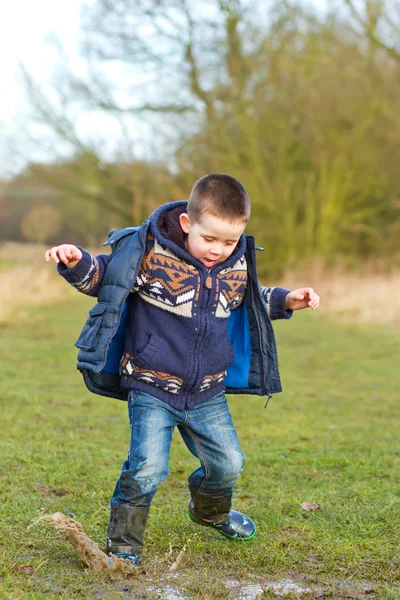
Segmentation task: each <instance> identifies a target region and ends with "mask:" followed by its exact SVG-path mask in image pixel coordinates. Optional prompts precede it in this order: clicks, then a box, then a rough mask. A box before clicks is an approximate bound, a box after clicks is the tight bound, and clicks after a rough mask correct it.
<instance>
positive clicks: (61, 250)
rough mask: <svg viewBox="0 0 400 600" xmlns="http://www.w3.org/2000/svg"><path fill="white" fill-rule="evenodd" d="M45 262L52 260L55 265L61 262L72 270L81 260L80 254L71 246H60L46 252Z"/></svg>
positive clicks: (77, 249)
mask: <svg viewBox="0 0 400 600" xmlns="http://www.w3.org/2000/svg"><path fill="white" fill-rule="evenodd" d="M44 256H45V259H46V261H47V262H50V260H51V259H52V260H54V262H55V263H56V264H58V263H59V262H60V261H61V262H63V263H64V264H65V265H66V267H67V268H68V269H73V268H74V267H75V266H76V265H77V264H78V262H79V261H80V260H81V258H82V256H83V255H82V252H81V251H80V250H79V248H77V247H76V246H73V245H72V244H62V245H61V246H54V247H53V248H50V250H47V252H46V254H45V255H44Z"/></svg>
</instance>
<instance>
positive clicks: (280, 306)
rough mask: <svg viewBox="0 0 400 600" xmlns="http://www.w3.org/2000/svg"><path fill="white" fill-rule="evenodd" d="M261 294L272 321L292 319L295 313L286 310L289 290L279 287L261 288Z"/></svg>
mask: <svg viewBox="0 0 400 600" xmlns="http://www.w3.org/2000/svg"><path fill="white" fill-rule="evenodd" d="M261 293H262V295H263V297H264V300H265V304H266V306H267V310H268V314H269V317H270V319H271V321H274V320H276V319H290V318H291V316H292V314H293V311H292V310H286V309H285V298H286V296H287V295H288V293H289V290H285V289H284V288H279V287H263V286H261Z"/></svg>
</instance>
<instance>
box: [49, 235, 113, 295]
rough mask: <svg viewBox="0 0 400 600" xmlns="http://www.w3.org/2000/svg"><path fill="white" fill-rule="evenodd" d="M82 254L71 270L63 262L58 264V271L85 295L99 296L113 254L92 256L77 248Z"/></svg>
mask: <svg viewBox="0 0 400 600" xmlns="http://www.w3.org/2000/svg"><path fill="white" fill-rule="evenodd" d="M77 248H79V250H80V251H81V252H82V258H81V259H80V260H79V262H77V264H76V265H75V266H74V267H72V268H69V267H67V265H65V264H64V263H63V262H61V261H60V262H59V263H57V271H58V272H59V274H60V275H61V276H62V277H64V279H65V280H66V281H68V283H70V284H71V285H72V286H73V287H74V288H76V289H77V290H78V291H79V292H82V293H83V294H87V295H88V296H97V294H98V291H99V287H100V285H101V282H102V281H103V277H104V273H105V271H106V268H107V265H108V263H109V262H110V260H111V258H112V255H111V254H99V255H98V256H92V255H91V254H90V253H89V252H88V251H87V250H84V249H83V248H80V247H79V246H77Z"/></svg>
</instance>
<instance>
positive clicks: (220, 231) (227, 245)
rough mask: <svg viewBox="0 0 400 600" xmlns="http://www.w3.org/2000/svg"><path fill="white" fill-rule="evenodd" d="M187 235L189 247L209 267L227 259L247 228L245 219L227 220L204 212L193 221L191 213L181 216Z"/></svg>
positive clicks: (194, 255)
mask: <svg viewBox="0 0 400 600" xmlns="http://www.w3.org/2000/svg"><path fill="white" fill-rule="evenodd" d="M179 220H180V224H181V227H182V229H183V231H184V232H185V233H187V234H188V237H187V249H188V252H189V254H191V255H192V256H193V257H194V258H198V259H199V260H201V262H202V263H203V265H204V266H205V267H207V269H211V267H213V266H214V265H216V264H217V263H220V262H223V261H224V260H226V259H227V258H228V257H229V256H230V255H231V254H232V252H233V251H234V249H235V248H236V244H237V243H238V241H239V238H240V236H241V235H242V233H243V232H244V230H245V227H246V223H243V221H234V222H233V223H232V222H230V221H225V220H224V219H220V218H219V217H216V216H214V215H212V214H210V213H204V214H203V215H202V217H201V219H200V221H199V222H192V221H191V220H190V218H189V215H187V214H186V213H182V214H181V215H180V217H179Z"/></svg>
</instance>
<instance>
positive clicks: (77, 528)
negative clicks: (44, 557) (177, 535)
mask: <svg viewBox="0 0 400 600" xmlns="http://www.w3.org/2000/svg"><path fill="white" fill-rule="evenodd" d="M43 521H47V522H50V523H51V524H52V525H53V526H54V528H55V529H56V531H57V533H58V537H59V539H62V540H66V541H68V542H70V543H71V544H72V545H73V547H74V548H75V550H76V551H77V552H78V553H79V556H80V559H81V561H82V563H83V565H84V566H85V567H86V568H88V569H90V570H91V571H97V572H99V571H110V574H111V573H116V574H122V575H125V576H128V577H129V576H136V575H137V574H138V569H137V567H134V566H132V565H131V564H130V563H129V561H126V560H121V559H119V558H115V557H112V556H108V555H107V554H105V553H104V552H103V551H102V550H100V548H99V547H98V545H97V544H96V543H95V542H94V541H93V540H92V539H91V538H90V537H89V536H88V535H87V534H86V533H85V532H84V530H83V527H82V525H81V524H80V523H79V522H78V521H75V519H72V518H70V517H67V516H66V515H64V514H62V513H59V512H57V513H53V514H52V515H45V516H43V517H40V519H38V520H37V521H35V523H33V524H32V525H31V526H30V527H32V526H33V525H36V524H38V523H39V522H43ZM185 547H186V545H185ZM175 562H176V563H177V562H178V561H175ZM170 570H171V569H170ZM169 575H170V577H171V573H170V574H169ZM223 583H224V584H225V586H226V588H227V589H228V590H229V593H230V595H231V596H232V598H236V599H237V600H254V599H255V598H256V597H257V596H259V595H260V594H262V592H263V591H264V590H272V591H274V592H275V593H276V594H277V595H278V596H280V595H281V596H284V595H285V594H288V593H290V592H291V593H296V594H297V595H298V596H299V595H301V594H303V593H305V592H309V591H310V589H309V588H306V587H300V586H299V585H298V584H297V583H295V582H294V581H292V580H290V579H284V580H282V581H280V582H272V581H271V582H266V581H265V580H263V581H262V583H257V582H253V583H246V584H243V583H242V582H238V581H235V580H233V579H232V580H231V579H230V580H225V581H224V582H223ZM147 590H148V591H154V592H156V593H157V596H158V597H159V598H160V599H163V600H187V598H189V597H188V596H187V595H185V594H184V593H182V592H180V591H179V589H178V588H177V587H176V586H174V585H173V584H172V583H171V584H169V583H167V582H165V584H164V585H163V587H162V589H161V588H159V587H158V586H156V585H152V584H151V583H150V582H149V585H148V588H147Z"/></svg>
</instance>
